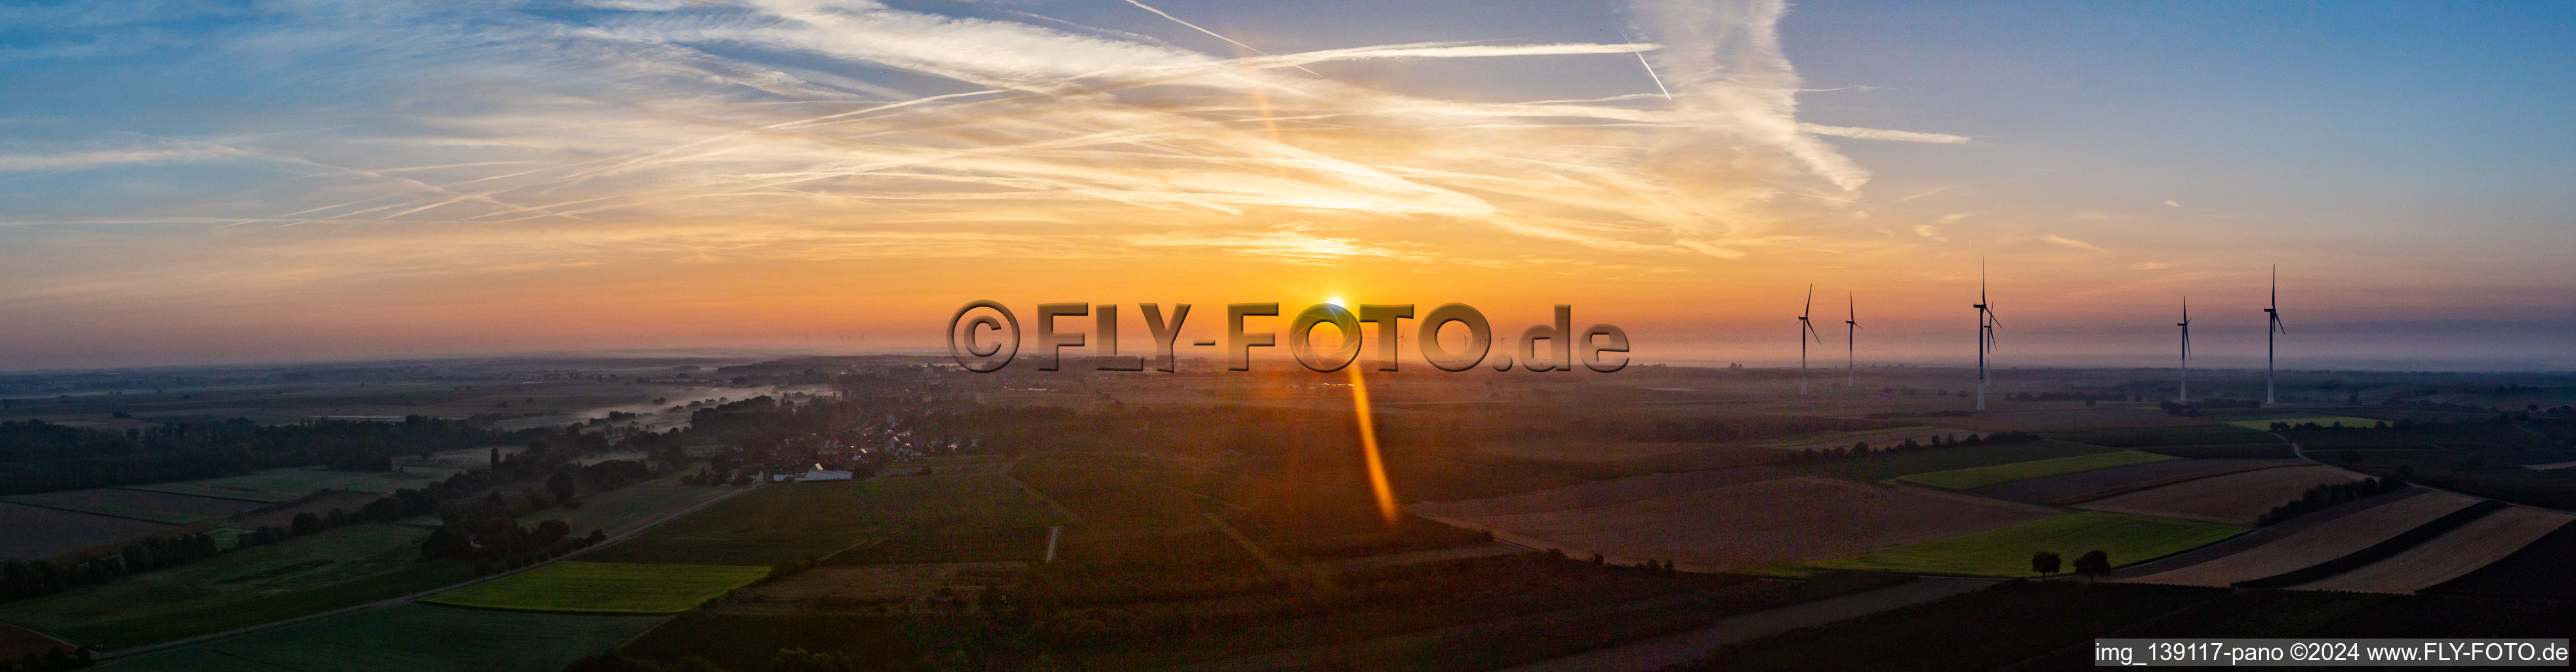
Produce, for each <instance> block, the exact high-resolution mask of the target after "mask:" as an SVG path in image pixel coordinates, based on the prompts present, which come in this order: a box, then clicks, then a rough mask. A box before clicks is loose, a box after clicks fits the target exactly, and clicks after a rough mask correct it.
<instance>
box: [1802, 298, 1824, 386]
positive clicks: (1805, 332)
mask: <svg viewBox="0 0 2576 672" xmlns="http://www.w3.org/2000/svg"><path fill="white" fill-rule="evenodd" d="M1814 312H1816V286H1815V285H1814V284H1809V285H1807V307H1805V308H1800V309H1798V395H1799V396H1806V394H1807V338H1808V337H1810V336H1812V337H1815V339H1816V344H1817V345H1823V344H1824V342H1825V337H1824V336H1823V335H1822V334H1818V333H1816V324H1815V323H1814V322H1809V321H1807V315H1808V314H1810V313H1814Z"/></svg>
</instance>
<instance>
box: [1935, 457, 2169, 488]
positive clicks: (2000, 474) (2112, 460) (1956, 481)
mask: <svg viewBox="0 0 2576 672" xmlns="http://www.w3.org/2000/svg"><path fill="white" fill-rule="evenodd" d="M2171 459H2174V458H2172V457H2168V456H2164V455H2157V454H2155V453H2146V452H2139V451H2135V450H2122V451H2116V452H2109V453H2093V454H2090V455H2077V456H2073V457H2059V458H2051V459H2045V460H2032V461H2028V462H2013V463H2009V464H1998V465H1992V466H1984V467H1970V468H1967V469H1952V470H1948V471H1934V472H1926V473H1920V474H1907V475H1904V476H1898V477H1896V480H1899V481H1904V482H1907V483H1913V484H1915V485H1928V486H1932V487H1935V488H1941V489H1944V490H1968V489H1972V488H1982V487H1986V486H1989V485H1994V484H1997V483H2009V482H2012V481H2018V480H2022V479H2027V478H2040V477H2045V476H2056V475H2059V474H2072V473H2077V472H2085V471H2092V470H2095V469H2109V468H2112V467H2126V466H2130V465H2138V464H2146V463H2149V462H2163V461H2166V460H2171Z"/></svg>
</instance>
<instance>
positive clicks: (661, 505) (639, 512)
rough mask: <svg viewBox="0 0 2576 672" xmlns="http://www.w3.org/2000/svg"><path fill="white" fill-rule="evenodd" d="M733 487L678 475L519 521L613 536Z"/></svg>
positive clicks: (636, 485)
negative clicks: (682, 481)
mask: <svg viewBox="0 0 2576 672" xmlns="http://www.w3.org/2000/svg"><path fill="white" fill-rule="evenodd" d="M731 489H732V488H729V487H725V486H710V485H679V476H676V475H675V476H670V477H665V478H663V479H660V480H655V481H649V482H645V483H637V484H634V485H629V486H626V487H623V488H618V489H615V490H610V491H608V492H603V493H598V494H594V495H588V496H585V497H583V498H582V499H581V508H578V509H564V508H555V509H548V510H546V511H543V512H539V513H535V514H531V515H529V516H528V517H527V518H524V519H522V520H521V522H525V523H528V524H531V525H533V524H535V523H536V522H537V521H541V520H548V519H559V520H562V521H564V523H565V524H567V525H570V526H572V532H573V534H590V531H591V530H605V531H607V532H608V533H610V534H616V533H617V532H619V531H620V530H621V529H623V528H626V527H628V526H632V525H636V524H639V523H643V522H645V521H650V520H652V519H654V518H659V517H661V516H665V515H669V514H670V513H672V512H674V511H679V510H681V509H686V508H689V506H690V505H693V504H696V503H698V502H702V501H706V499H707V498H709V497H715V496H718V495H722V494H724V493H725V492H726V491H728V490H731Z"/></svg>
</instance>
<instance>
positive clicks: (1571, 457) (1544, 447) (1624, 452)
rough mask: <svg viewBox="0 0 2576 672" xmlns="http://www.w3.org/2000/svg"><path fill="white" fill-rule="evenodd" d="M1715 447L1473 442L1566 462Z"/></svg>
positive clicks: (1562, 440) (1560, 440) (1555, 440)
mask: <svg viewBox="0 0 2576 672" xmlns="http://www.w3.org/2000/svg"><path fill="white" fill-rule="evenodd" d="M1844 445H1850V444H1844ZM1717 447H1720V444H1715V443H1708V442H1701V441H1610V440H1602V439H1591V438H1567V437H1537V438H1514V439H1509V440H1500V441H1485V442H1480V443H1478V444H1476V450H1477V451H1479V452H1485V453H1491V454H1494V455H1502V456H1507V457H1519V458H1527V459H1537V460H1563V461H1567V462H1620V461H1624V460H1637V459H1645V458H1653V457H1659V456H1664V455H1670V454H1673V453H1683V452H1690V451H1695V450H1708V449H1711V448H1717Z"/></svg>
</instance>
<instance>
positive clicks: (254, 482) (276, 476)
mask: <svg viewBox="0 0 2576 672" xmlns="http://www.w3.org/2000/svg"><path fill="white" fill-rule="evenodd" d="M397 469H400V471H339V470H335V469H321V468H315V467H280V468H276V469H261V470H259V471H255V472H251V473H248V474H243V475H240V476H225V477H222V478H207V479H199V480H194V481H177V482H172V483H154V484H151V485H133V486H126V487H125V489H127V490H144V491H149V492H167V493H171V494H178V495H195V496H198V497H215V498H219V499H240V500H248V501H254V502H283V501H287V500H290V499H295V498H297V497H303V496H305V495H310V494H313V493H316V492H321V491H323V490H337V491H340V492H364V493H371V494H379V495H381V494H385V493H389V492H393V491H395V490H397V489H401V488H422V487H428V486H429V484H430V483H431V482H433V481H437V480H439V479H444V478H447V477H449V476H453V475H455V474H456V473H457V472H459V471H463V470H462V469H450V468H446V467H397Z"/></svg>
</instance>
